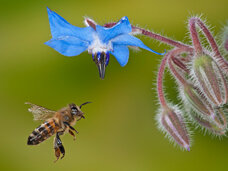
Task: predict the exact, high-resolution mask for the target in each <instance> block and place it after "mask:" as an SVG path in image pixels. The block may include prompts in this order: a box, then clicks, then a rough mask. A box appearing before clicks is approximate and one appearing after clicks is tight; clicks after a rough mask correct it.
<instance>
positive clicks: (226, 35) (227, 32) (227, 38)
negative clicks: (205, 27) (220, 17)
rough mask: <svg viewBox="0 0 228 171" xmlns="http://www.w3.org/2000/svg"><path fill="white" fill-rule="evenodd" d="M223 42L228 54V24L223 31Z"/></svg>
mask: <svg viewBox="0 0 228 171" xmlns="http://www.w3.org/2000/svg"><path fill="white" fill-rule="evenodd" d="M222 42H223V47H224V48H225V50H226V51H227V52H228V23H227V25H226V26H225V27H224V29H223V30H222Z"/></svg>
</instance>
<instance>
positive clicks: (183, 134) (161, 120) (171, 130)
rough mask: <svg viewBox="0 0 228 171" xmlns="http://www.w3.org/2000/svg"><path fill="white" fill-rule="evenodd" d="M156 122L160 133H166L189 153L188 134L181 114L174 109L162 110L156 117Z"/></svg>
mask: <svg viewBox="0 0 228 171" xmlns="http://www.w3.org/2000/svg"><path fill="white" fill-rule="evenodd" d="M157 121H158V124H159V128H160V129H161V130H162V131H164V132H166V133H167V134H168V135H169V137H170V138H171V139H172V140H174V141H175V142H176V143H177V144H179V145H180V146H181V147H183V148H184V149H186V150H188V151H190V140H189V134H188V131H187V128H186V125H185V123H184V120H183V118H182V116H181V113H180V111H179V110H178V109H177V108H176V107H174V108H173V109H171V108H169V107H166V108H163V109H162V111H161V112H160V113H158V115H157Z"/></svg>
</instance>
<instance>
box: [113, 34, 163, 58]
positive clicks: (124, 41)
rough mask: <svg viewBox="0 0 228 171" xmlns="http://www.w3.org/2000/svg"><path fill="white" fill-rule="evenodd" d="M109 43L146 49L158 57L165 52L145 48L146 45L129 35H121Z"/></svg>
mask: <svg viewBox="0 0 228 171" xmlns="http://www.w3.org/2000/svg"><path fill="white" fill-rule="evenodd" d="M110 41H111V42H112V43H113V45H125V46H136V47H140V48H143V49H146V50H148V51H150V52H153V53H156V54H158V55H164V54H165V52H164V53H158V52H155V51H154V50H152V49H150V48H149V47H147V46H146V45H144V43H143V42H142V41H141V40H140V39H138V38H136V37H134V36H131V35H129V34H123V35H120V36H117V37H115V38H114V39H112V40H110Z"/></svg>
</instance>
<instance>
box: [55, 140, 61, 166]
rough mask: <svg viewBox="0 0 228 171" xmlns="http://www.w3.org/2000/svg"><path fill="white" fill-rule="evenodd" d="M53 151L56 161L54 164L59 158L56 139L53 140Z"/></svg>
mask: <svg viewBox="0 0 228 171" xmlns="http://www.w3.org/2000/svg"><path fill="white" fill-rule="evenodd" d="M54 150H55V156H56V160H55V161H54V162H57V161H58V160H59V157H60V149H59V147H58V145H57V139H56V137H55V138H54Z"/></svg>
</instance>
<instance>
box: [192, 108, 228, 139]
mask: <svg viewBox="0 0 228 171" xmlns="http://www.w3.org/2000/svg"><path fill="white" fill-rule="evenodd" d="M218 112H219V114H218V115H220V116H222V117H223V118H220V119H221V120H219V121H218V120H217V118H216V120H211V119H208V118H202V117H201V116H199V115H198V114H196V113H194V112H191V119H192V120H193V122H194V123H196V124H198V125H200V126H201V127H203V128H205V129H206V130H208V131H209V132H211V133H213V134H216V135H225V133H226V128H227V126H226V119H225V115H224V114H223V113H221V112H222V111H221V110H219V111H218ZM223 119H225V121H222V120H223Z"/></svg>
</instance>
